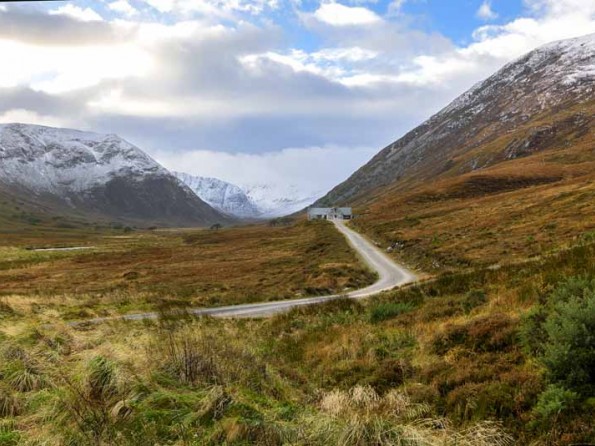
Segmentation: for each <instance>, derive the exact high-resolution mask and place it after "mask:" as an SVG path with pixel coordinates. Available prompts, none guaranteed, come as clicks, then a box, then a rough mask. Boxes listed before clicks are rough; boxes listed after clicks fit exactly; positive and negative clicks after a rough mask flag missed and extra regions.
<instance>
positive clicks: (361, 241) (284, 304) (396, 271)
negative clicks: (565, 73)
mask: <svg viewBox="0 0 595 446" xmlns="http://www.w3.org/2000/svg"><path fill="white" fill-rule="evenodd" d="M333 223H334V224H335V226H336V228H337V230H339V232H341V233H342V234H343V235H344V236H345V238H346V239H347V241H348V242H349V244H350V245H351V247H352V248H353V249H354V250H355V251H356V252H357V253H358V254H359V255H360V257H361V258H362V260H363V261H364V262H365V263H366V264H367V265H368V267H369V268H370V269H372V270H373V271H376V272H377V273H378V280H377V281H376V282H375V283H373V284H372V285H370V286H367V287H366V288H362V289H359V290H355V291H351V292H348V293H345V294H340V295H339V294H334V295H329V296H318V297H305V298H302V299H291V300H281V301H273V302H263V303H255V304H241V305H229V306H225V307H215V308H195V309H190V310H187V313H189V314H192V315H195V316H207V315H208V316H213V317H233V318H240V317H267V316H272V315H274V314H278V313H282V312H285V311H289V310H290V309H292V308H296V307H300V306H304V305H313V304H319V303H322V302H328V301H329V300H333V299H337V298H339V297H341V296H344V297H348V298H351V299H361V298H364V297H368V296H371V295H373V294H377V293H380V292H381V291H386V290H390V289H393V288H395V287H398V286H401V285H405V284H408V283H412V282H415V281H416V280H417V277H416V276H415V274H413V273H412V272H411V271H409V270H407V269H406V268H404V267H402V266H400V265H398V264H396V263H395V262H394V261H393V260H392V259H391V258H390V257H388V256H387V255H386V254H385V253H384V252H382V251H381V250H380V249H378V248H377V247H376V246H374V245H373V244H372V243H370V241H368V240H367V239H366V238H364V237H363V236H362V235H360V234H358V233H357V232H355V231H354V230H353V229H350V228H349V227H347V226H346V225H345V222H344V221H342V220H335V221H333ZM158 317H159V314H158V313H137V314H128V315H124V316H113V317H99V318H95V319H88V320H85V321H80V322H72V323H71V325H80V324H87V323H91V324H93V323H100V322H107V321H110V320H132V321H136V320H143V319H157V318H158Z"/></svg>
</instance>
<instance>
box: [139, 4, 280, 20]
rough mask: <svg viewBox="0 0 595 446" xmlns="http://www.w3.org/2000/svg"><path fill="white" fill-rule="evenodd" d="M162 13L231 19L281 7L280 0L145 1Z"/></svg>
mask: <svg viewBox="0 0 595 446" xmlns="http://www.w3.org/2000/svg"><path fill="white" fill-rule="evenodd" d="M144 1H145V2H146V3H147V4H149V5H150V6H151V7H153V8H154V9H156V10H157V11H159V12H161V13H176V14H180V15H191V14H201V15H203V16H206V17H215V18H216V17H222V18H231V17H233V14H234V13H247V14H250V15H260V14H262V13H263V12H265V11H266V10H275V9H277V8H278V7H279V3H278V0H144Z"/></svg>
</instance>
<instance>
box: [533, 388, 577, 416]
mask: <svg viewBox="0 0 595 446" xmlns="http://www.w3.org/2000/svg"><path fill="white" fill-rule="evenodd" d="M577 401H578V395H577V394H576V393H575V392H573V391H571V390H566V389H565V388H564V387H561V386H558V385H555V384H554V385H550V386H548V388H547V389H546V390H545V391H544V392H543V393H542V394H541V395H540V396H539V401H538V402H537V404H536V405H535V407H534V408H533V411H534V412H535V414H536V415H538V416H539V417H540V418H542V419H544V420H550V419H552V418H554V417H557V416H558V415H560V414H561V413H562V412H563V411H564V410H567V409H571V408H572V407H573V406H574V405H575V404H576V402H577Z"/></svg>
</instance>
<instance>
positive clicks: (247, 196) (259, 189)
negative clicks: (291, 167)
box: [174, 172, 323, 219]
mask: <svg viewBox="0 0 595 446" xmlns="http://www.w3.org/2000/svg"><path fill="white" fill-rule="evenodd" d="M174 175H175V176H176V177H177V178H178V179H179V180H180V181H182V182H183V183H185V184H186V185H187V186H188V187H190V189H192V190H193V191H194V193H195V194H196V195H198V196H199V197H200V198H201V199H202V200H204V201H206V202H207V203H209V204H210V205H211V206H213V207H214V208H215V209H218V210H220V211H221V212H225V213H226V214H229V215H233V216H236V217H240V218H261V219H266V218H275V217H281V216H284V215H290V214H293V213H295V212H298V211H300V210H302V209H304V208H305V207H307V206H309V205H311V204H312V203H314V201H316V199H318V198H320V197H321V196H322V195H323V193H322V192H321V193H316V194H305V193H304V192H303V191H301V190H300V188H298V187H297V186H293V185H274V184H269V183H258V184H248V185H242V186H236V185H234V184H231V183H227V182H225V181H222V180H219V179H217V178H210V177H200V176H193V175H189V174H187V173H182V172H174Z"/></svg>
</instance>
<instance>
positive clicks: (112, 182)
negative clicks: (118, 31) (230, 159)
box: [0, 124, 322, 226]
mask: <svg viewBox="0 0 595 446" xmlns="http://www.w3.org/2000/svg"><path fill="white" fill-rule="evenodd" d="M321 195H322V194H318V195H316V196H314V197H312V196H304V195H303V194H300V191H299V190H298V188H296V187H285V188H279V187H278V186H272V185H268V184H259V185H251V186H246V187H243V188H242V187H239V186H236V185H233V184H230V183H227V182H225V181H221V180H218V179H216V178H206V177H199V176H192V175H189V174H186V173H181V172H173V173H172V172H169V171H168V170H167V169H165V168H164V167H163V166H161V165H159V164H158V163H157V162H156V161H155V160H153V159H152V158H151V157H149V156H148V155H147V154H145V153H144V152H143V151H142V150H141V149H139V148H138V147H135V146H134V145H132V144H130V143H128V142H127V141H125V140H123V139H122V138H120V137H118V136H116V135H102V134H98V133H92V132H83V131H79V130H71V129H60V128H51V127H44V126H38V125H30V124H2V125H0V198H4V199H5V201H6V200H8V199H11V200H13V201H17V202H20V203H22V205H27V206H28V208H29V209H33V210H43V211H44V212H45V213H48V214H52V213H53V214H56V215H61V214H66V215H72V216H78V217H81V218H85V217H89V218H91V219H99V220H106V221H119V222H130V223H139V224H140V223H142V224H158V225H166V226H208V225H210V224H213V223H228V222H231V221H233V220H235V219H238V218H240V219H258V218H263V219H264V218H272V217H277V216H281V215H286V214H291V213H294V212H296V211H299V210H300V209H303V208H304V207H305V206H307V205H309V204H311V203H312V202H314V201H315V200H316V198H318V197H319V196H321ZM22 205H21V206H22ZM21 211H22V210H21Z"/></svg>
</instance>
